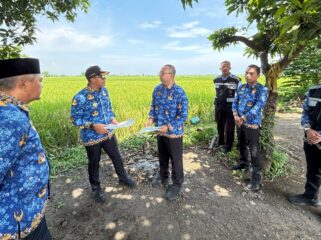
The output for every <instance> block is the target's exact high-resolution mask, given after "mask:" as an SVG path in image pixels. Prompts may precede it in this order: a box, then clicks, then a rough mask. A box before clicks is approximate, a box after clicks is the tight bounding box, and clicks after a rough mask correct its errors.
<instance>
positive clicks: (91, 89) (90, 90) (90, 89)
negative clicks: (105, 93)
mask: <svg viewBox="0 0 321 240" xmlns="http://www.w3.org/2000/svg"><path fill="white" fill-rule="evenodd" d="M101 89H102V88H101ZM101 89H100V90H96V89H93V88H92V87H90V86H89V85H87V90H88V91H89V92H90V93H93V92H100V91H101Z"/></svg>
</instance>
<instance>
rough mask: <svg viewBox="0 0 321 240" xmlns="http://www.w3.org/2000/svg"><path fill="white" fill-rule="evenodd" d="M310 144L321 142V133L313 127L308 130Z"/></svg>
mask: <svg viewBox="0 0 321 240" xmlns="http://www.w3.org/2000/svg"><path fill="white" fill-rule="evenodd" d="M306 133H307V140H308V143H309V144H317V143H320V142H321V134H320V133H319V132H317V131H315V130H313V129H309V130H307V131H306Z"/></svg>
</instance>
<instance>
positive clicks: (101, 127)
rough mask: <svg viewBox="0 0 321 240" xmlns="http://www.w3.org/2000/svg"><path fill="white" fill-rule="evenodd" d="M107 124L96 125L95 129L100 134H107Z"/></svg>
mask: <svg viewBox="0 0 321 240" xmlns="http://www.w3.org/2000/svg"><path fill="white" fill-rule="evenodd" d="M105 127H106V124H100V123H97V124H94V126H93V129H94V130H95V131H96V132H97V133H99V134H107V133H108V130H107V129H106V128H105Z"/></svg>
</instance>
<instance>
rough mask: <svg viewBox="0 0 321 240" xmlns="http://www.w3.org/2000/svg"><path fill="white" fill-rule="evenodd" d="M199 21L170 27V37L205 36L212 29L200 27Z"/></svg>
mask: <svg viewBox="0 0 321 240" xmlns="http://www.w3.org/2000/svg"><path fill="white" fill-rule="evenodd" d="M198 25H199V22H198V21H194V22H189V23H185V24H182V25H180V26H173V27H170V28H169V29H168V30H167V31H168V33H169V37H172V38H197V37H204V36H206V35H208V34H210V33H211V30H209V29H207V28H203V27H198Z"/></svg>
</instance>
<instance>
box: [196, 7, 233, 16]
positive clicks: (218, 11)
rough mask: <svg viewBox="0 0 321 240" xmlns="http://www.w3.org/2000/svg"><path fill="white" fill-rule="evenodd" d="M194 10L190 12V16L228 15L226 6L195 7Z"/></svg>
mask: <svg viewBox="0 0 321 240" xmlns="http://www.w3.org/2000/svg"><path fill="white" fill-rule="evenodd" d="M192 10H193V11H191V12H190V16H193V17H198V16H206V17H211V18H223V17H227V12H226V9H225V8H224V7H220V6H217V7H216V8H215V9H214V8H212V9H209V8H200V7H197V8H193V9H192Z"/></svg>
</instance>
